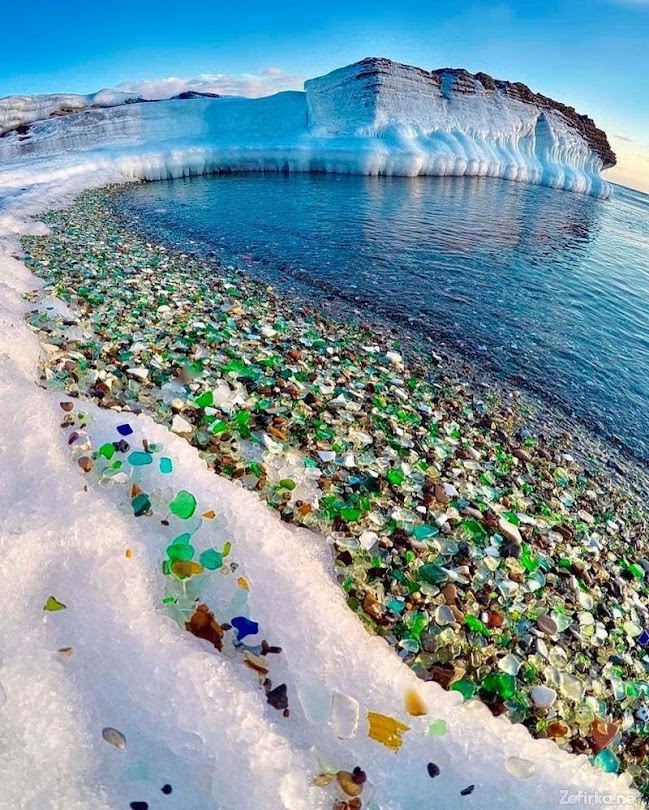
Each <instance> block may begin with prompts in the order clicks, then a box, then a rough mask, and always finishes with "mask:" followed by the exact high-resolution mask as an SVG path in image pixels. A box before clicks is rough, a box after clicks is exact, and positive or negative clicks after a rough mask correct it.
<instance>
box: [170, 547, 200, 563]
mask: <svg viewBox="0 0 649 810" xmlns="http://www.w3.org/2000/svg"><path fill="white" fill-rule="evenodd" d="M193 556H194V547H193V546H190V545H189V544H188V543H172V544H171V545H170V546H167V557H169V559H170V560H171V562H172V563H175V562H178V560H182V561H183V562H187V561H188V560H191V559H192V558H193Z"/></svg>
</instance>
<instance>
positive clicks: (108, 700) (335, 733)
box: [0, 93, 636, 810]
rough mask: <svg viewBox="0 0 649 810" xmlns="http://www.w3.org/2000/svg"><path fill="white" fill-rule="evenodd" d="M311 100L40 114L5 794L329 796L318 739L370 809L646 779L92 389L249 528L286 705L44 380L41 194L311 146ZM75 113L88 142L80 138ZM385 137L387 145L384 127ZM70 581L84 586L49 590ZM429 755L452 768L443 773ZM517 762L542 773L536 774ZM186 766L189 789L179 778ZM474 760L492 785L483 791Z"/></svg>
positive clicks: (13, 498)
mask: <svg viewBox="0 0 649 810" xmlns="http://www.w3.org/2000/svg"><path fill="white" fill-rule="evenodd" d="M317 115H318V116H320V113H318V114H317ZM306 117H307V111H306V103H305V99H304V96H303V95H302V94H298V93H284V94H280V95H279V96H275V97H272V98H269V99H261V100H258V101H251V100H237V99H231V100H224V99H219V100H214V101H212V100H204V99H201V100H196V101H184V102H181V101H178V102H173V101H169V102H161V103H160V104H138V105H127V106H124V107H117V108H115V109H114V110H112V111H111V112H107V111H105V110H95V111H89V112H84V113H82V114H81V115H80V116H67V117H65V118H60V119H56V120H51V121H44V122H42V123H39V124H37V125H35V127H34V130H35V133H37V134H35V135H34V136H33V139H34V140H33V146H34V148H33V150H32V151H31V152H29V153H20V154H18V152H16V153H15V154H14V159H13V160H12V161H5V160H3V165H2V168H1V169H0V413H2V418H3V429H2V431H1V432H0V458H2V460H3V471H2V474H1V475H0V515H2V520H1V521H0V582H1V583H2V586H1V587H2V593H3V600H2V602H3V617H2V622H1V623H0V740H2V749H3V751H2V757H0V784H1V785H2V790H1V793H0V807H7V808H12V810H13V808H25V810H44V808H61V810H75V809H76V808H78V809H79V810H82V808H83V810H85V808H88V807H92V808H93V809H94V808H97V809H98V810H99V809H103V808H106V809H107V810H113V809H115V810H116V809H117V808H123V807H128V806H129V803H130V802H131V801H134V800H138V801H148V802H149V803H150V805H149V806H150V807H153V808H157V807H168V808H170V810H174V809H177V810H181V809H182V810H186V808H192V810H203V808H205V810H207V808H214V807H220V808H223V810H231V809H232V810H234V809H235V808H255V810H279V809H280V808H290V810H311V808H314V809H315V810H317V809H318V808H323V810H324V808H327V809H329V808H331V807H332V803H333V799H332V786H330V787H329V788H321V787H316V786H314V784H313V777H314V776H316V775H317V774H318V773H319V772H320V771H321V770H322V765H321V764H319V762H318V759H317V757H316V751H318V752H321V754H320V756H321V757H324V758H325V760H328V761H330V762H331V763H333V767H334V769H338V768H344V769H348V770H351V769H352V768H353V767H354V766H356V765H360V766H361V767H363V768H364V769H365V770H366V771H367V773H368V778H369V782H370V783H371V784H370V785H369V786H367V787H366V790H365V791H364V793H363V800H364V803H363V806H364V808H366V809H367V810H369V808H375V810H378V808H380V810H397V809H399V810H406V808H407V809H408V810H412V809H413V808H422V810H423V809H424V808H429V807H432V806H439V807H444V808H447V809H448V810H454V808H462V810H465V808H470V807H480V808H485V809H490V808H505V809H506V810H516V808H538V809H539V810H543V809H544V808H548V810H549V809H550V808H556V807H557V806H558V805H559V800H560V796H561V793H560V792H561V791H569V792H570V793H571V794H573V795H583V796H585V795H586V794H589V795H591V796H592V795H594V794H595V793H597V795H598V796H600V797H601V796H603V795H606V798H607V799H610V800H614V801H615V800H617V797H619V799H620V800H626V801H627V802H629V803H630V802H631V801H633V800H634V799H636V795H635V794H634V793H633V791H631V790H630V789H629V787H628V786H629V780H628V778H627V777H626V776H621V777H619V778H618V777H615V776H612V775H608V774H604V773H601V772H598V771H595V770H594V769H593V768H592V767H591V766H590V764H589V763H588V761H587V759H586V758H585V757H574V756H570V755H568V754H566V753H564V752H561V751H560V750H559V749H558V748H557V747H556V746H555V745H554V744H553V743H551V742H549V741H540V740H537V741H534V740H532V739H531V737H530V736H529V734H528V733H527V732H526V730H525V729H524V728H522V727H520V726H512V725H510V724H509V722H508V721H507V720H505V719H504V718H494V717H492V715H491V714H490V712H489V711H488V710H487V709H486V708H485V707H484V706H482V705H481V704H480V703H478V702H476V701H471V702H469V703H467V704H464V705H461V698H460V696H459V694H457V693H448V692H444V691H443V690H442V689H441V688H440V687H439V686H437V685H436V684H434V683H423V682H421V681H419V680H418V679H417V678H416V676H415V675H414V674H413V673H412V672H411V671H410V670H409V669H408V668H407V667H405V666H404V665H403V664H402V663H401V662H400V660H399V659H398V657H397V656H396V655H395V654H394V653H393V652H392V651H391V650H390V649H389V648H388V647H387V645H386V644H385V643H384V642H383V641H382V640H381V639H379V638H376V637H372V636H370V635H368V634H367V633H366V631H365V630H364V628H363V627H362V625H361V623H360V622H359V621H358V619H357V618H356V617H355V616H354V615H353V614H352V613H351V612H350V611H349V610H348V608H347V606H346V604H345V602H344V598H343V595H342V592H341V589H340V588H339V586H338V585H337V584H336V583H335V582H334V580H333V578H332V571H331V563H330V559H329V551H328V549H327V547H326V545H325V544H324V541H323V540H321V539H320V538H318V537H316V536H314V535H310V534H309V533H307V532H305V531H295V530H294V529H292V528H291V527H289V526H287V525H286V524H284V523H282V522H281V521H280V520H279V519H277V517H276V516H275V515H274V514H273V513H271V512H270V511H269V510H268V508H267V507H265V506H264V505H263V504H262V503H261V502H260V501H259V500H258V498H257V497H256V496H255V495H254V494H253V493H250V492H247V491H244V490H243V489H241V488H240V487H238V486H237V485H236V484H235V483H232V482H229V481H226V480H224V479H221V478H219V477H217V476H215V475H214V474H213V473H212V472H210V471H209V470H208V469H207V468H206V466H205V464H204V463H203V462H202V461H201V460H200V459H199V457H198V455H197V454H196V453H195V451H194V450H193V448H192V447H190V445H189V444H187V442H185V441H184V440H183V438H182V437H181V436H178V435H174V434H173V433H171V432H169V431H167V430H166V429H165V428H163V427H162V426H159V425H156V424H154V423H153V422H152V421H151V419H149V418H148V417H147V416H145V415H140V416H138V417H136V416H134V415H128V417H125V415H123V414H121V415H120V414H118V413H115V412H113V411H100V410H98V409H97V408H95V407H94V406H93V405H90V404H89V405H86V404H85V403H84V406H83V407H84V409H86V410H87V411H88V412H89V413H90V414H91V416H92V422H91V424H90V427H89V429H88V432H89V436H90V438H91V440H92V443H93V446H98V445H99V444H101V443H102V442H103V441H105V440H107V439H110V440H112V439H113V438H115V436H116V434H115V429H116V426H117V425H118V424H121V423H123V422H124V421H125V419H126V420H127V421H128V422H129V423H130V424H131V425H132V427H133V429H134V431H135V434H134V436H133V440H134V441H138V440H140V439H141V438H142V437H144V436H146V438H147V439H148V440H149V441H159V442H161V443H162V444H163V445H164V448H165V454H166V455H168V456H170V457H171V458H173V460H174V467H175V469H174V473H173V476H171V480H170V481H169V480H168V479H165V481H162V480H161V474H160V473H159V472H158V471H157V468H155V465H151V468H146V471H145V472H144V473H143V475H144V476H147V477H146V478H145V479H144V480H145V481H146V484H147V486H149V487H154V486H170V487H173V488H175V490H178V489H186V490H190V491H191V492H193V493H194V494H195V495H196V497H197V499H198V501H199V510H200V511H202V510H204V509H209V508H214V509H215V510H216V511H217V512H218V514H219V523H218V534H219V538H220V540H221V541H225V540H229V541H231V542H232V544H233V550H232V557H233V559H235V560H236V561H237V563H238V564H239V566H240V567H239V569H238V571H237V576H244V577H245V578H246V579H247V580H248V581H249V583H250V591H249V594H248V596H247V602H245V603H241V602H239V603H238V608H239V609H240V610H241V611H242V612H243V615H247V616H249V617H250V618H252V619H254V620H255V621H258V622H259V624H260V638H261V637H263V638H267V639H268V640H269V643H271V644H277V645H280V646H281V647H282V650H283V652H282V653H281V654H280V655H278V656H276V661H275V660H274V661H273V663H272V666H273V667H274V668H275V669H274V670H273V673H272V674H273V679H274V680H275V679H276V682H277V683H279V682H282V681H283V682H285V683H286V684H287V687H288V694H289V700H290V707H291V716H290V718H283V717H282V716H281V713H279V712H277V711H276V710H275V709H274V708H272V707H271V706H269V705H268V704H267V703H266V700H265V696H264V693H263V690H262V689H261V688H260V686H259V683H258V680H257V677H256V676H255V673H253V672H252V671H251V670H250V669H248V668H247V667H245V666H244V665H243V664H242V661H241V658H240V657H239V656H228V655H225V654H222V653H218V652H216V651H215V650H214V649H213V648H212V647H210V646H209V645H208V644H207V643H206V642H204V641H201V640H199V639H197V638H195V637H194V636H192V635H190V634H189V633H187V632H186V631H185V630H184V629H183V628H182V627H181V626H180V625H179V624H178V623H177V622H176V621H175V620H174V619H173V618H172V617H171V616H170V615H169V613H168V611H167V608H166V607H165V606H164V605H163V604H162V601H161V600H162V597H163V595H164V590H163V588H164V578H163V577H162V576H161V574H160V571H159V567H160V559H161V558H162V556H163V553H164V548H165V546H166V545H167V543H168V538H167V536H166V535H165V534H164V532H163V530H162V528H161V526H160V523H159V521H155V520H154V519H152V518H138V519H135V518H134V517H133V515H132V512H131V511H130V510H125V509H124V508H123V507H124V498H125V496H124V492H123V490H122V489H120V487H119V486H118V485H116V486H113V487H110V486H101V485H99V484H97V483H93V481H92V479H91V478H90V477H88V476H84V473H83V472H82V471H81V470H80V469H79V467H78V466H77V465H76V463H75V462H74V458H73V456H72V455H71V450H70V448H69V447H68V446H67V442H66V436H67V433H68V431H64V430H62V429H61V427H60V422H61V416H62V413H63V412H62V411H61V410H60V408H59V404H58V403H59V400H60V397H59V396H57V395H56V393H54V392H52V391H49V390H46V389H43V388H41V387H40V386H39V385H38V384H37V383H38V379H39V377H38V366H37V363H38V355H39V351H40V349H39V345H38V342H37V340H36V338H35V336H34V335H33V334H32V333H31V332H30V331H29V330H28V328H27V327H26V325H25V324H24V322H23V320H22V315H23V313H24V312H25V311H26V310H27V309H32V308H33V307H34V306H35V305H34V304H32V303H27V302H26V301H25V300H24V298H23V295H24V294H25V293H26V292H29V291H31V290H33V289H34V288H36V287H37V286H38V282H37V281H36V279H35V278H34V277H32V276H31V275H30V274H29V272H28V271H27V269H26V268H25V267H24V266H23V265H22V264H21V263H20V261H19V260H18V259H17V258H15V257H16V256H17V255H19V244H18V241H17V240H18V235H19V234H20V233H24V232H38V231H39V230H43V228H44V226H42V225H40V224H39V223H38V222H37V220H36V219H35V218H36V217H37V216H38V214H39V213H41V212H42V211H43V210H45V209H47V208H48V207H51V206H53V205H60V204H63V203H65V202H66V201H67V200H69V199H70V198H71V196H72V195H74V194H75V193H77V192H78V191H79V190H80V189H82V188H84V187H89V186H98V185H102V184H105V183H107V182H123V181H125V180H128V179H136V178H140V177H148V178H155V177H166V176H178V175H181V174H183V173H186V172H188V171H190V170H191V171H195V172H198V171H199V170H207V169H214V168H226V167H240V168H251V167H255V168H281V167H282V166H283V165H286V164H287V165H289V166H290V167H292V168H294V167H297V166H299V167H311V168H313V161H315V154H316V153H317V150H316V149H315V147H314V146H313V143H314V139H316V140H321V141H322V140H327V138H328V137H329V136H326V135H322V134H319V135H317V136H316V135H314V134H313V133H311V134H309V132H308V131H307V130H306ZM318 121H319V123H318ZM318 121H316V122H315V123H316V125H317V126H321V125H322V120H321V117H320V118H319V119H318ZM243 130H245V133H246V136H245V139H244V138H243V136H242V131H243ZM72 132H74V133H75V135H74V138H75V139H76V140H75V141H74V145H73V146H71V147H70V149H69V151H63V150H64V149H65V148H66V146H67V145H69V144H70V140H68V141H67V144H66V138H68V137H69V138H71V137H72V135H71V133H72ZM363 137H364V136H360V135H354V136H353V137H352V138H351V141H350V140H345V141H344V143H345V144H349V143H350V142H352V141H354V139H355V138H363ZM8 140H9V139H7V141H8ZM336 140H337V138H336ZM374 140H378V139H376V138H374ZM244 141H245V143H244ZM269 144H270V146H269ZM2 148H3V149H6V148H7V147H6V145H5V146H3V147H2ZM366 149H367V151H368V153H369V154H368V155H366V156H365V158H363V159H364V160H365V159H366V160H367V161H369V162H370V163H371V161H373V160H376V154H374V152H375V148H374V147H371V146H369V145H366ZM319 154H320V158H318V160H319V161H323V162H324V164H327V161H332V162H331V164H327V165H332V166H338V167H339V168H342V167H343V166H346V167H348V168H349V167H353V166H358V164H357V163H354V161H355V160H357V159H358V154H357V153H356V152H354V151H353V150H352V149H351V148H349V149H347V148H346V147H344V146H343V147H342V148H341V154H340V155H339V156H338V157H336V154H335V151H334V152H331V151H330V152H327V156H326V159H325V158H323V157H322V152H320V153H319ZM354 155H356V157H354ZM386 159H387V158H386ZM372 165H376V164H372ZM47 304H52V301H51V300H48V301H46V302H42V303H41V306H43V305H47ZM126 549H130V550H131V551H132V557H131V558H128V557H126V556H125V550H126ZM222 582H223V578H221V577H216V576H215V577H214V578H213V579H211V580H210V581H209V584H208V586H207V590H206V592H205V594H204V596H205V599H206V600H207V601H208V602H210V604H215V605H219V606H220V607H221V609H224V608H225V606H226V605H228V604H230V605H231V602H228V600H230V599H231V596H230V595H229V592H228V591H227V588H226V587H225V586H224V585H223V584H222ZM239 591H241V589H239ZM50 595H54V596H55V597H56V598H57V599H59V600H60V601H62V602H63V603H64V604H65V605H66V606H67V609H66V610H64V611H60V612H55V613H46V612H44V611H43V604H44V602H45V600H46V599H47V598H48V596H50ZM244 596H245V594H244ZM230 615H232V614H230ZM65 647H72V648H73V655H72V656H71V657H69V658H68V657H64V656H62V655H61V654H58V653H57V650H60V649H61V648H65ZM412 688H414V689H416V690H417V691H418V692H419V694H420V696H421V697H422V699H423V700H424V701H425V703H426V704H427V706H428V709H429V713H428V715H427V716H425V717H410V716H408V715H407V714H406V712H405V710H404V697H405V694H406V692H407V691H408V690H409V689H412ZM356 706H357V707H358V724H357V727H356V723H355V722H354V718H353V710H354V709H355V707H356ZM368 711H373V712H379V713H383V714H386V715H391V716H394V717H395V718H397V719H398V720H400V721H402V722H404V723H406V724H407V725H408V726H410V730H409V731H407V732H406V733H405V734H404V737H403V741H404V744H403V747H402V748H401V750H400V751H398V752H396V753H395V752H392V751H390V750H389V749H388V748H386V747H384V746H382V745H380V744H379V743H377V742H376V741H374V740H372V739H370V738H369V737H368V735H367V713H368ZM350 712H351V715H352V717H351V719H350ZM433 719H444V720H446V721H447V723H448V728H449V731H448V733H447V734H446V735H445V736H442V737H437V738H433V737H430V736H427V734H426V729H427V726H428V724H429V723H430V722H431V720H433ZM344 725H346V726H347V727H346V728H343V726H344ZM105 727H114V728H116V729H118V730H119V731H120V732H122V733H123V734H124V735H125V737H126V740H127V746H126V749H125V750H123V751H122V750H118V749H117V748H115V747H113V746H111V745H109V744H108V743H107V742H106V741H105V740H104V738H103V737H102V729H103V728H105ZM521 759H523V760H525V762H523V763H521V762H520V761H519V760H521ZM429 762H434V763H435V764H436V765H437V766H438V767H439V768H440V771H441V774H440V776H438V777H436V778H435V779H431V778H430V777H429V776H428V773H427V764H428V763H429ZM530 763H531V764H530ZM508 764H509V768H510V769H511V770H516V771H517V772H519V773H522V772H524V771H526V770H530V769H532V768H533V769H534V773H533V775H532V776H530V778H528V779H526V780H524V781H523V780H521V779H520V778H517V777H516V776H514V775H513V774H512V773H511V772H510V771H509V770H508V769H507V766H508ZM166 783H169V784H171V785H172V786H173V794H171V795H170V796H163V795H162V794H161V793H160V788H161V786H162V785H163V784H166ZM471 784H474V785H475V791H474V793H473V794H471V795H470V796H461V795H460V791H461V790H462V789H463V788H465V787H467V786H468V785H471ZM580 791H584V793H583V794H581V793H579V792H580ZM370 796H373V798H372V800H371V801H372V802H374V803H373V804H372V803H368V801H369V800H370ZM614 801H612V802H611V803H614Z"/></svg>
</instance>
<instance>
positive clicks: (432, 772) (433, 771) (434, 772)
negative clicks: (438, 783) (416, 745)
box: [426, 762, 441, 779]
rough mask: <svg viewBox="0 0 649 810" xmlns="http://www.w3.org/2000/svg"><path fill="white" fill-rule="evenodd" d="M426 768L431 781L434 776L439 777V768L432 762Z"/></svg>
mask: <svg viewBox="0 0 649 810" xmlns="http://www.w3.org/2000/svg"><path fill="white" fill-rule="evenodd" d="M426 767H427V769H428V775H429V776H430V778H431V779H434V778H435V777H436V776H439V775H440V773H441V771H440V769H439V767H438V766H437V765H435V763H434V762H429V763H428V765H427V766H426Z"/></svg>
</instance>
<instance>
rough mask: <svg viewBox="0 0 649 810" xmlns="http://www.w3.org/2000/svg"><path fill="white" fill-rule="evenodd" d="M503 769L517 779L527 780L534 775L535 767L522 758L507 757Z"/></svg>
mask: <svg viewBox="0 0 649 810" xmlns="http://www.w3.org/2000/svg"><path fill="white" fill-rule="evenodd" d="M505 768H507V770H508V771H509V773H511V775H512V776H515V777H516V778H517V779H529V778H530V777H532V776H534V774H535V773H536V765H535V764H534V763H533V762H531V761H530V760H529V759H523V758H522V757H507V759H506V760H505Z"/></svg>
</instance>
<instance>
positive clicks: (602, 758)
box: [593, 748, 620, 773]
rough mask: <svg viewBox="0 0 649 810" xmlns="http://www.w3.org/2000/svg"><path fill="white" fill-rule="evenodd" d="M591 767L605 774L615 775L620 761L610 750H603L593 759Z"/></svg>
mask: <svg viewBox="0 0 649 810" xmlns="http://www.w3.org/2000/svg"><path fill="white" fill-rule="evenodd" d="M593 765H594V766H595V767H596V768H599V769H600V770H601V771H605V772H606V773H617V772H618V771H619V769H620V760H619V759H618V758H617V757H616V756H615V754H614V753H613V752H612V751H611V750H609V749H608V748H605V749H604V750H603V751H600V752H599V754H597V756H596V757H594V759H593Z"/></svg>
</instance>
